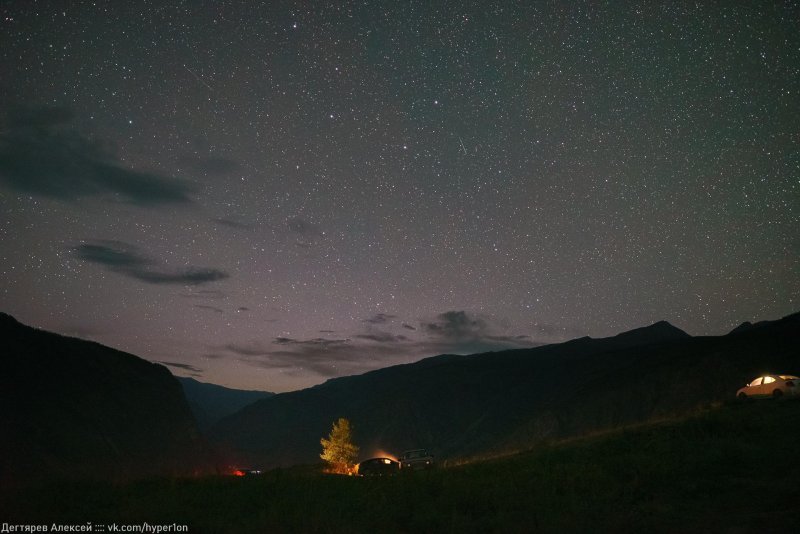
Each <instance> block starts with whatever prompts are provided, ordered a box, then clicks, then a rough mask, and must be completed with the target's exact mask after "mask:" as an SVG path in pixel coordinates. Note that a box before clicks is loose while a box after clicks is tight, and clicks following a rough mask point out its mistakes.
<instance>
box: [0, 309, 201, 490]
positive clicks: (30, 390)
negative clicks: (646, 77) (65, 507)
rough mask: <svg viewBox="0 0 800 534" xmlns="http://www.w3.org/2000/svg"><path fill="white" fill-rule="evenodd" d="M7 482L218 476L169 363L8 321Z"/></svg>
mask: <svg viewBox="0 0 800 534" xmlns="http://www.w3.org/2000/svg"><path fill="white" fill-rule="evenodd" d="M0 339H2V345H3V350H2V356H0V365H1V366H2V372H1V373H0V407H2V409H0V428H2V439H0V483H1V484H2V485H3V486H6V485H14V484H27V483H35V482H36V480H38V479H48V480H52V479H58V478H72V477H75V478H99V479H105V480H120V479H121V480H125V479H130V478H138V477H144V476H151V475H155V474H190V473H196V472H210V471H211V470H212V463H211V460H210V458H211V456H210V454H209V449H208V448H207V446H206V445H205V443H204V441H203V439H202V438H201V437H200V433H199V431H198V429H197V426H196V424H195V422H194V419H193V417H192V414H191V412H190V411H189V407H188V405H187V404H186V400H185V399H184V397H183V392H182V390H181V387H180V384H179V383H178V382H177V380H175V378H174V377H173V376H172V375H171V374H170V373H169V371H168V370H167V369H166V368H165V367H163V366H161V365H157V364H154V363H150V362H148V361H145V360H142V359H141V358H137V357H136V356H133V355H131V354H127V353H124V352H121V351H118V350H114V349H111V348H108V347H104V346H102V345H100V344H97V343H92V342H88V341H82V340H79V339H74V338H68V337H63V336H60V335H57V334H52V333H49V332H44V331H41V330H37V329H34V328H30V327H28V326H25V325H22V324H20V323H18V322H17V321H16V320H15V319H13V318H12V317H11V316H9V315H5V314H0Z"/></svg>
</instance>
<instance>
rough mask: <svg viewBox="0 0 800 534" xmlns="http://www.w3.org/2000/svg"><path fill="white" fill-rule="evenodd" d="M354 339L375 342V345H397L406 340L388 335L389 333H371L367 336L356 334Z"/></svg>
mask: <svg viewBox="0 0 800 534" xmlns="http://www.w3.org/2000/svg"><path fill="white" fill-rule="evenodd" d="M354 337H355V338H358V339H366V340H368V341H375V342H377V343H397V342H401V341H407V340H408V338H407V337H406V336H403V335H399V336H396V335H394V334H390V333H389V332H371V333H369V334H357V335H355V336H354Z"/></svg>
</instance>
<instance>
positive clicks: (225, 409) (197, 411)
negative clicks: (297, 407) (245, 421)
mask: <svg viewBox="0 0 800 534" xmlns="http://www.w3.org/2000/svg"><path fill="white" fill-rule="evenodd" d="M175 378H177V379H178V382H180V383H181V387H182V388H183V393H184V395H185V396H186V400H187V401H188V402H189V408H191V410H192V413H193V414H194V417H195V419H196V420H197V424H198V425H199V427H200V430H203V431H205V430H208V429H209V428H210V427H211V426H212V425H213V424H215V423H216V422H218V421H219V420H220V419H222V418H223V417H227V416H229V415H231V414H233V413H236V412H238V411H239V410H241V409H242V408H244V407H245V406H247V405H248V404H252V403H254V402H255V401H257V400H261V399H264V398H266V397H270V396H272V395H274V393H270V392H268V391H246V390H242V389H231V388H226V387H222V386H218V385H216V384H207V383H205V382H199V381H197V380H195V379H194V378H189V377H184V376H178V377H175Z"/></svg>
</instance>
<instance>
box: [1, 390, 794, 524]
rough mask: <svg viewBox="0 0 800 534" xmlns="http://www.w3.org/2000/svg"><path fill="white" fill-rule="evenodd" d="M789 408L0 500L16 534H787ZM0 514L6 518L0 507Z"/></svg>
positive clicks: (790, 507) (740, 407)
mask: <svg viewBox="0 0 800 534" xmlns="http://www.w3.org/2000/svg"><path fill="white" fill-rule="evenodd" d="M798 426H800V400H779V401H774V400H771V399H770V400H765V401H755V402H736V401H730V402H728V403H725V405H720V406H715V407H713V408H711V409H705V410H701V411H699V412H696V413H694V414H692V415H691V416H688V417H682V418H676V419H670V420H663V421H659V422H654V423H651V424H642V425H638V426H633V427H629V428H624V429H620V430H618V431H614V432H608V433H604V434H599V435H595V436H591V437H585V438H578V439H573V440H568V441H563V442H556V443H551V444H548V445H540V446H538V447H536V448H535V449H533V450H530V451H527V452H525V453H522V454H518V455H513V456H507V457H502V458H497V459H494V460H487V461H478V462H474V463H470V464H466V465H460V466H450V467H447V466H445V467H441V468H439V469H437V470H434V471H431V472H421V473H413V474H411V475H409V476H397V477H388V478H387V477H376V478H361V477H345V476H332V475H323V474H320V473H319V471H318V470H315V469H298V468H294V469H289V470H283V469H279V470H275V471H272V472H269V473H266V474H265V475H263V476H261V477H245V478H237V477H210V478H203V479H192V480H188V479H187V480H148V481H142V482H137V483H134V484H129V485H125V486H114V485H108V484H99V485H82V486H79V487H77V486H74V485H67V486H60V487H53V488H51V487H48V488H42V489H36V490H29V491H26V492H22V493H17V494H13V495H0V497H2V498H0V515H2V517H3V518H4V519H7V520H9V521H11V522H16V523H20V524H23V523H37V522H38V523H47V524H50V523H51V522H60V523H66V524H82V523H85V522H86V518H87V517H91V518H92V521H93V522H94V525H95V527H96V528H95V530H99V528H97V527H98V525H103V524H108V523H116V524H141V523H142V522H148V523H149V524H151V525H162V524H166V525H171V524H173V523H178V524H182V525H187V526H188V528H189V531H191V532H194V531H198V532H237V533H241V532H737V533H740V534H748V533H761V532H772V533H782V532H786V533H789V532H796V525H797V503H798V502H800V488H799V487H798V485H797V480H798V479H800V467H798V464H797V462H796V455H797V437H796V432H793V431H791V429H796V428H797V427H798ZM787 429H788V430H789V431H787ZM3 504H5V505H6V510H3V509H2V505H3Z"/></svg>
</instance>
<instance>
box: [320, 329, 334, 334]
mask: <svg viewBox="0 0 800 534" xmlns="http://www.w3.org/2000/svg"><path fill="white" fill-rule="evenodd" d="M319 333H320V334H335V333H336V331H335V330H320V331H319Z"/></svg>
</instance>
